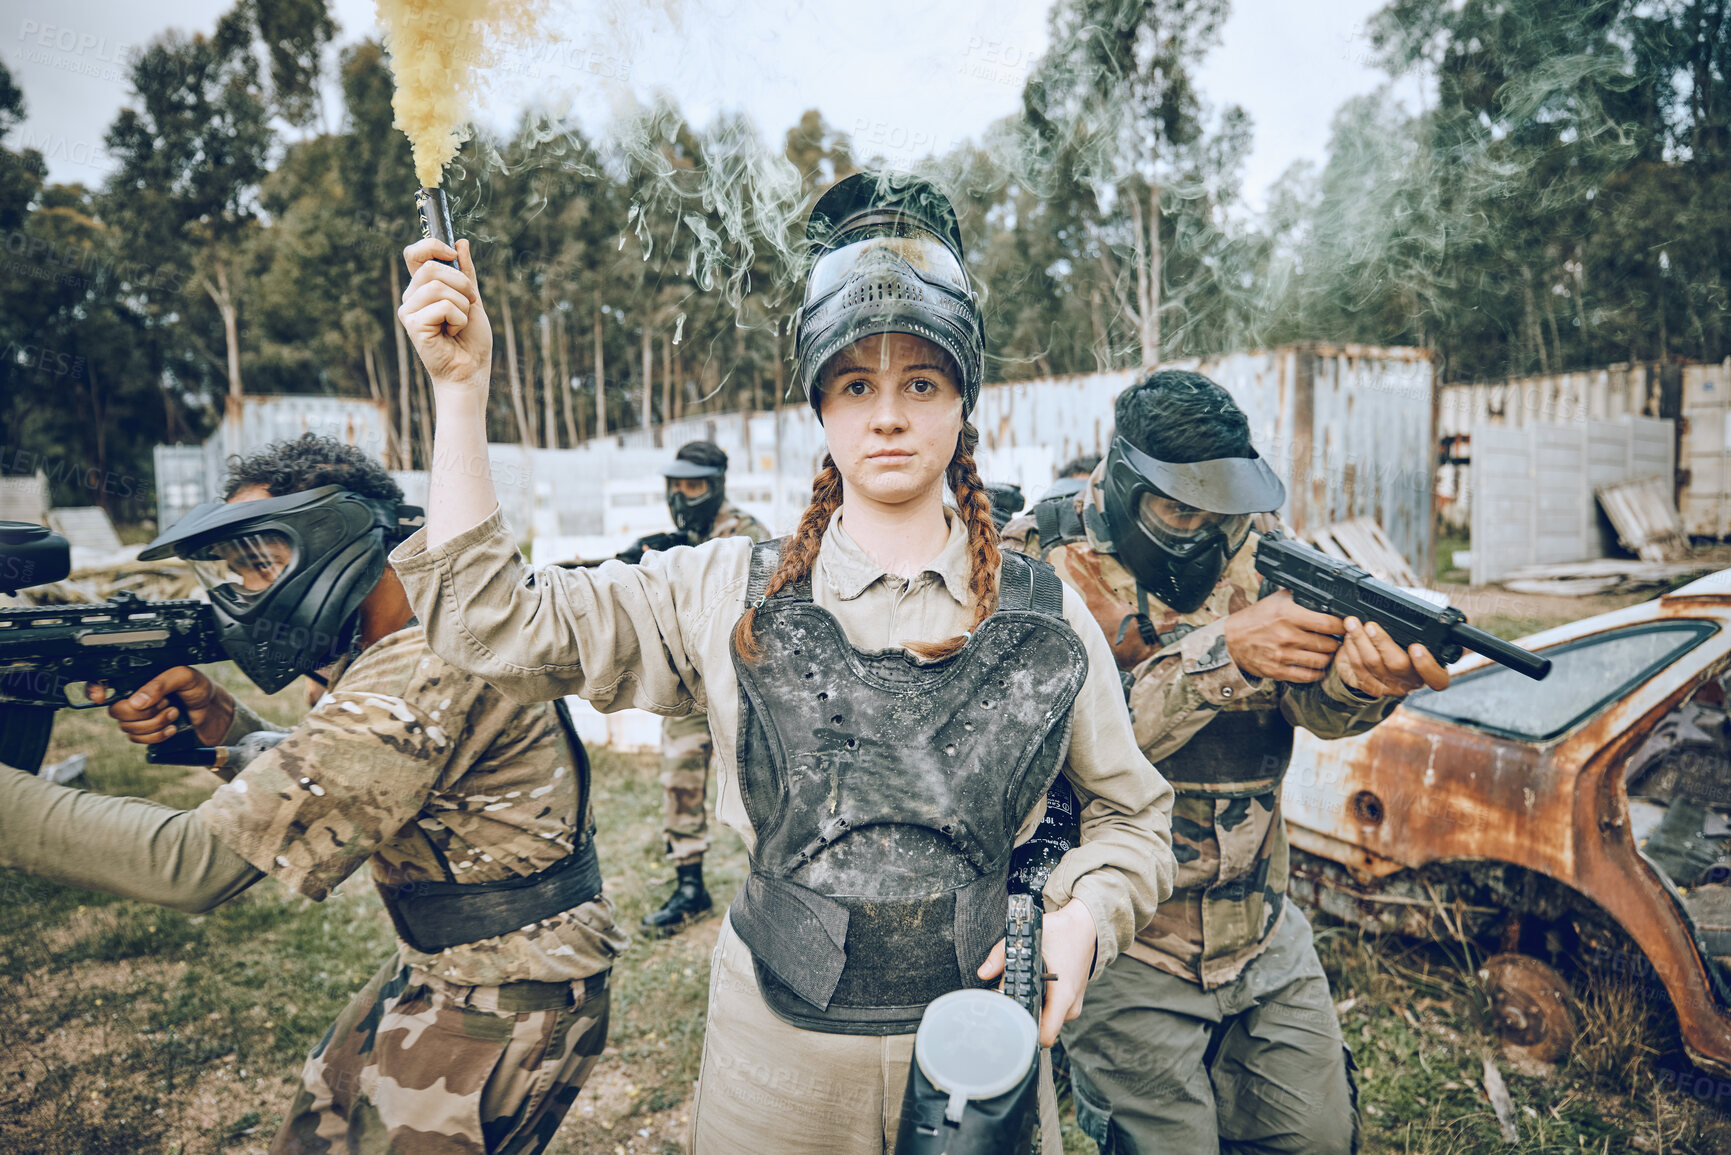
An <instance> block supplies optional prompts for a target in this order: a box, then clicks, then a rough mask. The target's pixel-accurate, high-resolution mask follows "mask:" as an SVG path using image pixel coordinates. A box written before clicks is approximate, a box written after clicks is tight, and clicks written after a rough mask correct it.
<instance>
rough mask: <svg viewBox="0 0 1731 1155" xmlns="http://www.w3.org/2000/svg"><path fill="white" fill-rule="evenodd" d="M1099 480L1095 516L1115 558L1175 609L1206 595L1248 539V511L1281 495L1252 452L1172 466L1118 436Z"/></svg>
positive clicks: (1274, 504) (1264, 507) (1275, 502)
mask: <svg viewBox="0 0 1731 1155" xmlns="http://www.w3.org/2000/svg"><path fill="white" fill-rule="evenodd" d="M1104 481H1105V484H1104V486H1103V494H1102V497H1103V500H1102V502H1101V513H1102V514H1104V515H1105V518H1106V527H1107V529H1108V530H1109V531H1110V532H1111V534H1112V546H1113V549H1114V550H1115V551H1116V553H1117V555H1118V560H1119V561H1121V562H1123V563H1124V564H1125V566H1127V567H1128V568H1129V570H1130V572H1131V573H1133V574H1135V575H1136V580H1137V582H1139V583H1140V584H1141V585H1142V588H1143V589H1146V590H1147V591H1148V592H1149V593H1151V594H1153V595H1154V596H1155V597H1157V598H1159V599H1160V600H1161V601H1162V602H1164V603H1166V605H1168V606H1170V607H1171V608H1172V609H1173V610H1175V611H1176V612H1178V613H1181V614H1187V613H1189V612H1190V611H1192V610H1194V609H1196V608H1197V607H1199V606H1200V605H1201V604H1202V603H1203V602H1205V601H1207V600H1208V595H1209V593H1211V592H1212V591H1213V589H1214V587H1215V585H1216V584H1217V583H1218V582H1219V581H1220V577H1221V575H1222V574H1224V573H1225V572H1226V566H1227V564H1228V563H1229V562H1231V560H1232V558H1233V555H1235V554H1236V553H1237V552H1238V551H1239V550H1240V549H1242V548H1243V547H1244V542H1245V541H1246V539H1248V538H1249V536H1250V517H1251V515H1252V514H1256V513H1267V512H1270V511H1272V510H1276V509H1279V508H1280V505H1281V503H1282V502H1284V501H1285V500H1286V487H1285V486H1284V485H1282V484H1281V481H1280V478H1278V477H1276V476H1275V474H1274V471H1273V470H1272V469H1270V468H1269V467H1268V463H1267V462H1266V461H1264V460H1262V458H1261V457H1259V456H1256V452H1255V450H1251V456H1249V457H1217V458H1214V459H1212V460H1210V461H1193V462H1184V463H1175V462H1167V461H1160V460H1158V459H1156V458H1153V457H1150V456H1148V455H1147V454H1146V453H1143V452H1142V451H1141V450H1139V449H1137V448H1136V447H1135V446H1134V445H1131V444H1130V443H1129V442H1128V441H1126V440H1125V439H1124V438H1122V437H1117V438H1114V439H1113V441H1112V449H1111V451H1110V452H1109V453H1107V455H1106V476H1105V479H1104Z"/></svg>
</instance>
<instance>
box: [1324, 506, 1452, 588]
mask: <svg viewBox="0 0 1731 1155" xmlns="http://www.w3.org/2000/svg"><path fill="white" fill-rule="evenodd" d="M1310 540H1311V544H1313V545H1314V546H1316V548H1317V549H1319V550H1321V551H1322V552H1323V553H1326V554H1328V555H1329V556H1330V557H1336V558H1340V559H1342V560H1344V561H1350V562H1351V563H1352V564H1353V565H1356V566H1358V567H1359V568H1360V569H1362V570H1365V571H1366V572H1368V573H1369V574H1371V575H1372V576H1373V577H1376V578H1379V579H1381V580H1382V581H1385V582H1388V583H1390V584H1391V585H1400V586H1413V587H1422V586H1423V584H1424V583H1422V582H1420V581H1419V580H1418V577H1417V575H1416V574H1414V573H1413V569H1412V566H1411V565H1409V564H1408V563H1407V560H1406V558H1405V557H1403V556H1402V555H1401V553H1400V551H1399V550H1397V549H1395V548H1394V545H1393V544H1392V543H1391V542H1390V541H1389V539H1388V535H1387V534H1386V533H1384V532H1383V529H1382V527H1381V526H1380V525H1378V524H1377V523H1376V520H1375V519H1374V518H1368V517H1356V518H1353V519H1352V520H1350V521H1337V522H1335V523H1333V524H1332V525H1325V526H1323V527H1322V528H1321V529H1319V530H1317V531H1316V532H1315V533H1314V534H1312V535H1311V538H1310Z"/></svg>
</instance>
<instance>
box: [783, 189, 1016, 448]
mask: <svg viewBox="0 0 1731 1155" xmlns="http://www.w3.org/2000/svg"><path fill="white" fill-rule="evenodd" d="M806 243H807V245H808V246H809V247H810V249H811V252H812V254H813V262H812V266H811V272H810V273H809V274H808V275H807V277H806V285H805V300H804V303H803V304H801V305H800V308H799V312H797V313H796V314H794V361H795V362H796V365H797V371H798V374H799V381H800V385H801V387H802V388H804V390H805V395H806V399H807V400H809V401H810V402H811V404H812V408H814V409H815V408H817V404H818V390H817V385H818V376H819V374H820V373H821V372H822V370H823V367H824V365H826V364H827V363H828V362H829V360H830V358H832V357H834V356H835V355H836V354H837V353H839V352H841V351H842V350H843V349H846V348H847V347H848V346H849V345H851V344H853V343H854V342H855V341H859V340H861V339H863V338H866V337H872V336H877V335H879V334H883V333H905V334H908V335H910V336H914V337H921V338H924V339H925V340H927V341H930V342H931V343H932V344H934V345H936V346H937V347H938V348H939V349H942V350H943V351H944V353H946V354H947V355H948V356H949V358H950V360H952V361H953V362H955V365H956V368H957V370H958V371H959V372H960V374H961V380H959V381H958V382H957V384H958V385H959V386H960V387H961V391H962V412H963V413H964V415H965V414H967V413H971V412H973V408H974V402H975V401H976V400H978V399H979V396H980V384H981V381H982V379H983V378H984V376H985V340H984V336H983V332H982V329H981V324H980V307H979V294H978V293H976V292H975V291H974V287H973V283H972V282H971V281H970V280H969V278H968V271H967V268H966V267H965V266H964V265H963V263H962V233H961V226H960V225H959V224H958V223H957V220H956V210H955V208H954V207H953V206H951V204H950V202H949V199H948V198H947V197H945V196H944V194H943V193H942V192H940V191H939V190H938V188H937V186H936V185H934V184H932V183H931V182H930V181H926V180H923V179H920V178H917V177H914V178H908V177H899V178H898V177H892V176H890V175H887V174H879V173H864V172H862V173H855V174H854V175H853V176H850V177H848V178H847V179H845V180H842V181H838V182H837V183H836V184H835V185H834V186H833V187H832V188H831V189H830V190H829V191H828V192H826V193H824V194H823V196H822V197H821V198H819V200H818V202H817V204H816V206H814V207H813V208H812V210H811V217H810V219H809V220H808V221H807V222H806Z"/></svg>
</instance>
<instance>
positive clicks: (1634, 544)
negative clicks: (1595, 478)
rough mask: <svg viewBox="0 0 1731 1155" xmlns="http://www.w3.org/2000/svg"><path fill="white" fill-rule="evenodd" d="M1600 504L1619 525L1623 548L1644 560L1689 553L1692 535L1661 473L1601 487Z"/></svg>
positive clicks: (1674, 557)
mask: <svg viewBox="0 0 1731 1155" xmlns="http://www.w3.org/2000/svg"><path fill="white" fill-rule="evenodd" d="M1597 492H1598V497H1599V504H1600V505H1602V506H1603V507H1604V509H1605V515H1606V516H1607V517H1609V518H1610V519H1611V524H1612V525H1613V526H1615V527H1616V530H1617V540H1618V541H1620V542H1622V544H1623V548H1625V549H1627V550H1630V551H1631V552H1633V553H1635V554H1637V555H1638V556H1639V557H1641V558H1642V560H1644V561H1652V562H1663V561H1671V560H1674V559H1676V558H1679V557H1682V556H1686V555H1687V553H1688V549H1689V546H1688V539H1687V538H1686V537H1685V536H1684V534H1683V524H1682V521H1681V520H1680V519H1679V518H1678V516H1677V509H1676V506H1675V505H1673V504H1672V501H1671V493H1670V489H1669V487H1668V486H1667V485H1666V484H1665V481H1664V479H1663V478H1661V477H1644V478H1640V479H1638V480H1635V481H1630V482H1625V483H1623V484H1621V485H1611V486H1605V487H1603V488H1601V489H1599V490H1598V491H1597Z"/></svg>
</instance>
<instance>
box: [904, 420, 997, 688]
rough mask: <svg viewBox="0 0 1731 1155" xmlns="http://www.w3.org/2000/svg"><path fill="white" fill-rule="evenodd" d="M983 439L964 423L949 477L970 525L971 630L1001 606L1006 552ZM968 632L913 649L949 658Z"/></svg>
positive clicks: (932, 656)
mask: <svg viewBox="0 0 1731 1155" xmlns="http://www.w3.org/2000/svg"><path fill="white" fill-rule="evenodd" d="M979 443H980V432H979V430H977V429H975V428H974V427H973V425H972V424H970V423H967V422H964V423H963V424H962V435H961V437H960V438H959V439H958V440H957V442H956V455H955V457H953V458H951V459H950V468H949V470H948V472H947V473H946V477H947V479H948V481H949V483H950V489H951V491H952V492H954V493H955V495H956V508H957V510H958V511H959V512H960V513H961V515H962V520H963V521H965V522H966V523H967V526H968V552H969V553H970V554H971V555H972V564H971V565H970V566H969V568H968V592H969V593H971V594H973V595H974V620H973V621H972V622H971V623H969V625H968V632H969V633H972V632H973V631H974V630H977V629H979V628H980V625H981V623H983V622H984V621H985V620H986V619H987V618H989V617H991V616H992V612H993V611H994V610H996V609H997V608H998V577H999V570H1000V569H1001V567H1002V566H1003V563H1004V555H1003V553H1002V552H1001V551H1000V550H999V549H998V524H997V522H995V521H993V520H992V499H991V497H989V496H988V495H987V493H986V487H985V485H984V484H982V483H981V481H980V474H979V470H978V469H977V468H976V467H975V465H974V448H975V446H977V445H979ZM967 642H968V639H967V637H966V636H959V637H954V638H950V639H948V640H946V641H942V642H914V643H911V644H909V645H908V647H907V649H908V652H909V653H912V654H916V655H918V656H919V657H922V658H925V659H927V660H932V659H937V658H947V657H949V656H950V655H951V654H954V653H955V652H956V651H958V650H960V649H961V648H962V647H963V646H965V645H967Z"/></svg>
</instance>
